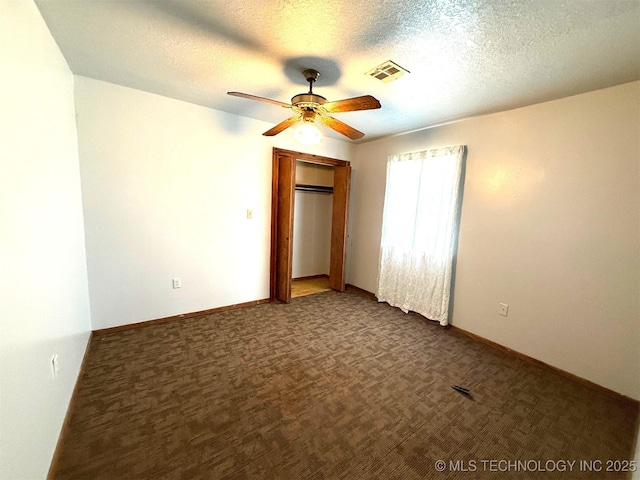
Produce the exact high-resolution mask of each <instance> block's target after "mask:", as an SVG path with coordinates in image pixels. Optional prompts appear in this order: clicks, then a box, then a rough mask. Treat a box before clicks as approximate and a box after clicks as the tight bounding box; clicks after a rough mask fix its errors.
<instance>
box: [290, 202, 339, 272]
mask: <svg viewBox="0 0 640 480" xmlns="http://www.w3.org/2000/svg"><path fill="white" fill-rule="evenodd" d="M332 211H333V195H328V194H325V193H312V192H303V191H299V192H296V195H295V208H294V218H293V278H300V277H310V276H313V275H328V274H329V261H330V259H331V213H332Z"/></svg>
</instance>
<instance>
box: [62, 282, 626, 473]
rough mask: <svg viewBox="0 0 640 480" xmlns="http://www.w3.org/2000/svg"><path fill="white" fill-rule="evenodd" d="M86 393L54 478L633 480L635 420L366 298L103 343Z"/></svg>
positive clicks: (107, 338)
mask: <svg viewBox="0 0 640 480" xmlns="http://www.w3.org/2000/svg"><path fill="white" fill-rule="evenodd" d="M587 354H588V352H585V355H587ZM79 382H80V383H79V388H78V392H77V396H76V403H75V408H74V410H73V414H72V416H71V423H70V430H69V432H68V435H67V436H66V438H65V439H64V442H63V444H62V450H61V452H60V458H59V464H58V470H57V474H56V476H55V478H59V479H67V478H86V479H138V478H140V479H142V478H169V479H192V478H193V479H199V478H202V479H227V478H228V479H254V478H256V479H259V478H265V479H271V478H278V479H334V478H336V479H337V478H344V479H373V478H379V479H424V478H433V479H443V480H444V479H454V478H455V479H458V478H464V479H477V478H479V479H484V478H486V479H498V478H526V479H545V480H546V479H556V478H561V479H581V478H588V479H600V478H612V479H613V478H630V475H628V474H623V473H616V472H606V471H605V470H606V468H607V466H611V467H612V468H613V469H614V470H619V469H621V468H623V467H624V464H623V463H620V464H614V463H611V464H609V465H608V464H607V461H610V460H612V461H616V460H617V461H620V462H624V461H629V460H631V459H632V458H631V457H632V448H633V442H634V434H635V428H636V427H635V426H636V424H637V423H636V422H637V420H638V408H637V405H636V404H635V403H633V402H631V401H625V400H623V399H620V398H617V397H615V396H610V395H607V394H606V393H603V392H600V391H596V390H592V389H590V388H588V387H586V386H583V385H581V384H578V383H575V382H573V381H571V380H569V379H567V378H565V377H563V376H560V375H558V374H557V373H555V372H552V371H550V370H548V369H545V368H543V367H541V366H538V365H535V364H532V363H529V362H526V361H523V360H521V359H519V358H516V357H513V356H511V355H509V354H508V353H506V352H503V351H500V350H497V349H494V348H492V347H490V346H488V345H485V344H483V343H479V342H478V341H475V340H473V339H471V338H469V337H467V336H465V335H463V334H461V333H459V332H457V331H455V330H453V331H452V330H446V329H443V328H442V327H440V326H439V325H437V324H435V323H432V322H429V321H427V320H425V319H423V318H422V317H420V316H419V315H415V314H410V315H405V314H404V313H402V312H401V311H400V310H398V309H394V308H391V307H390V306H388V305H387V304H379V303H377V302H376V301H375V300H374V299H372V298H371V297H368V296H366V295H363V294H361V293H358V292H354V291H348V292H347V293H342V294H340V293H336V292H326V293H322V294H318V295H312V296H307V297H300V298H297V299H294V300H293V301H292V303H291V304H289V305H284V304H265V305H259V306H256V307H249V308H243V309H238V310H232V311H227V312H222V313H217V314H213V315H208V316H203V317H198V318H192V319H185V320H181V321H174V322H171V323H165V324H160V325H154V326H149V327H145V328H139V329H135V330H127V331H122V332H117V333H111V334H106V335H96V336H94V337H93V339H92V342H91V347H90V353H89V356H88V358H87V361H86V368H85V372H84V375H83V376H82V378H81V379H80V381H79ZM455 384H457V385H462V386H465V387H467V388H469V389H471V392H472V397H471V398H467V397H465V396H464V395H462V394H460V393H458V392H456V391H454V390H453V389H452V388H451V385H455ZM437 460H443V461H444V462H445V467H446V468H445V469H444V470H445V471H444V472H439V471H438V470H437V468H436V467H437V464H436V461H437ZM517 461H520V462H519V463H517ZM573 461H575V462H576V463H575V464H573V465H572V466H571V464H570V463H568V462H573ZM565 462H566V463H565ZM581 462H589V464H588V465H590V467H591V469H592V470H596V472H595V473H588V472H585V471H584V470H585V469H586V465H587V464H585V463H581ZM599 462H601V463H599ZM627 467H628V465H627ZM552 469H564V470H566V471H564V472H558V471H549V470H552ZM456 470H457V471H456ZM463 470H472V471H466V472H465V471H463ZM473 470H475V471H473ZM598 470H601V471H598Z"/></svg>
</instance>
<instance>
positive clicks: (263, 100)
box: [227, 92, 291, 108]
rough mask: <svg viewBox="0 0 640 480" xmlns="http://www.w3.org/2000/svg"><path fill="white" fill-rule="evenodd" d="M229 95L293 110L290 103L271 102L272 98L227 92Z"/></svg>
mask: <svg viewBox="0 0 640 480" xmlns="http://www.w3.org/2000/svg"><path fill="white" fill-rule="evenodd" d="M227 95H233V96H234V97H240V98H248V99H249V100H258V101H259V102H265V103H270V104H272V105H278V106H279V107H285V108H291V105H290V104H289V103H284V102H279V101H278V100H271V99H270V98H264V97H258V96H256V95H249V94H248V93H240V92H227Z"/></svg>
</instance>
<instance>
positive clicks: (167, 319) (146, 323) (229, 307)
mask: <svg viewBox="0 0 640 480" xmlns="http://www.w3.org/2000/svg"><path fill="white" fill-rule="evenodd" d="M270 301H271V300H270V299H268V298H263V299H262V300H253V301H251V302H244V303H236V304H233V305H225V306H224V307H216V308H210V309H208V310H200V311H199V312H191V313H183V314H181V315H173V316H171V317H164V318H157V319H155V320H146V321H144V322H137V323H128V324H126V325H118V326H117V327H109V328H100V329H98V330H94V331H93V334H94V335H104V334H107V333H113V332H120V331H122V330H131V329H133V328H142V327H148V326H150V325H158V324H160V323H167V322H173V321H175V320H184V319H185V318H193V317H201V316H203V315H209V314H211V313H216V312H224V311H226V310H235V309H236V308H244V307H252V306H254V305H261V304H263V303H269V302H270Z"/></svg>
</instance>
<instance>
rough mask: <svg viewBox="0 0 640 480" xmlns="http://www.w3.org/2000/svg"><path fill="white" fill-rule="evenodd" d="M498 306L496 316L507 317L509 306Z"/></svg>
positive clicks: (502, 304) (503, 304) (504, 304)
mask: <svg viewBox="0 0 640 480" xmlns="http://www.w3.org/2000/svg"><path fill="white" fill-rule="evenodd" d="M499 305H500V306H499V307H498V314H500V315H502V316H503V317H506V316H507V315H509V305H507V304H506V303H501V304H499Z"/></svg>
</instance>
